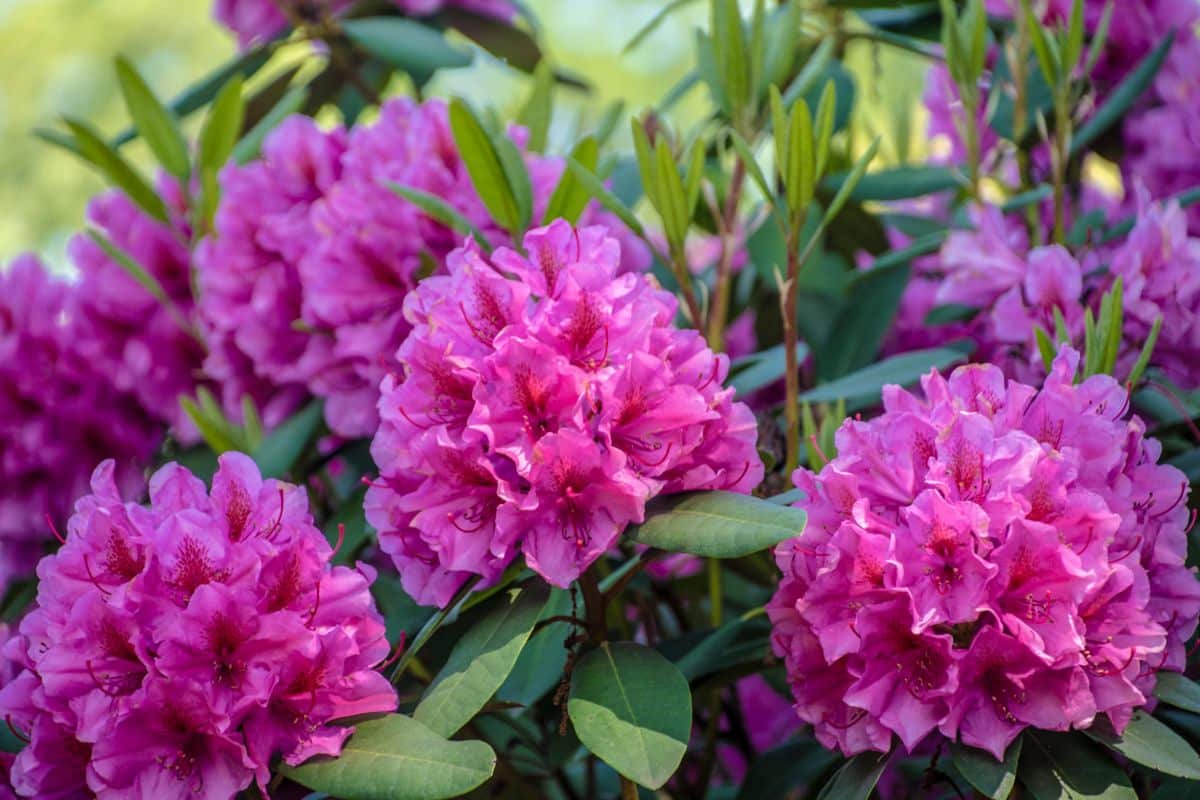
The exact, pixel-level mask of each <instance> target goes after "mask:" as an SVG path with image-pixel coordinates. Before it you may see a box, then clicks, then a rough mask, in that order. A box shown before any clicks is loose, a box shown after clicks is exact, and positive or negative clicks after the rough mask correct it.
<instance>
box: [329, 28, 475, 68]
mask: <svg viewBox="0 0 1200 800" xmlns="http://www.w3.org/2000/svg"><path fill="white" fill-rule="evenodd" d="M341 27H342V31H343V32H345V34H346V36H347V38H349V39H350V41H352V42H354V43H355V44H356V45H358V46H359V47H361V48H362V49H363V50H366V51H367V52H368V53H370V54H371V55H373V56H375V57H376V58H378V59H379V60H380V61H382V62H384V63H385V64H388V65H390V66H392V67H395V68H396V69H398V70H401V71H402V72H406V73H408V74H409V75H412V76H413V77H414V78H418V79H420V82H424V80H425V79H427V78H428V77H429V76H431V75H432V74H433V73H435V72H437V71H438V70H440V69H453V68H455V67H465V66H467V65H468V64H470V63H471V52H470V51H469V50H463V49H461V48H458V47H455V46H453V45H451V44H450V43H449V42H447V41H446V37H445V36H443V35H442V33H441V32H440V31H438V30H436V29H434V28H430V27H429V26H427V25H422V24H421V23H419V22H414V21H413V20H410V19H403V18H401V17H367V18H363V19H348V20H345V21H343V22H342V23H341Z"/></svg>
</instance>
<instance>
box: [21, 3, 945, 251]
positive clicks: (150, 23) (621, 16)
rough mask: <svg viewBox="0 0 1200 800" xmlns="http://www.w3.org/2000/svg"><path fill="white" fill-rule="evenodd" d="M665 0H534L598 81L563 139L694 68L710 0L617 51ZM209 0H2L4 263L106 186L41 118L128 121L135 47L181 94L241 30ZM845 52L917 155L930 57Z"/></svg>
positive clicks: (508, 94)
mask: <svg viewBox="0 0 1200 800" xmlns="http://www.w3.org/2000/svg"><path fill="white" fill-rule="evenodd" d="M664 2H665V0H529V1H528V2H527V5H528V6H529V7H530V8H531V10H533V12H534V13H535V15H536V17H537V19H538V21H539V24H540V26H541V27H542V37H541V38H542V42H543V46H544V47H545V49H546V51H547V55H548V57H549V58H550V59H552V61H553V62H554V63H555V65H556V66H565V67H567V68H569V69H570V70H571V71H573V72H575V73H577V74H579V75H581V76H582V77H584V78H586V79H587V80H588V81H589V82H590V83H591V84H592V87H593V90H592V93H591V94H590V95H582V94H580V93H577V92H568V91H564V92H563V93H562V94H561V96H560V99H561V100H562V101H563V102H562V104H561V106H560V109H561V110H560V111H559V112H558V113H557V115H556V118H555V125H556V126H557V127H558V131H557V133H558V137H557V138H558V140H559V141H561V142H567V141H569V140H570V138H571V135H572V129H573V127H574V126H576V125H579V124H586V121H587V120H589V119H592V120H594V119H595V118H596V117H598V116H599V114H600V113H601V111H602V110H603V109H604V108H605V106H606V105H607V104H608V103H609V102H611V101H612V100H614V99H623V100H625V102H626V106H625V108H626V111H627V112H638V111H640V110H641V109H642V108H644V107H647V106H651V105H654V104H655V103H656V102H657V101H659V100H660V99H661V98H662V96H663V95H664V94H666V93H667V92H668V91H669V89H670V88H671V87H672V86H674V85H675V83H676V82H677V81H678V80H679V79H680V78H681V77H682V76H683V75H684V74H685V73H686V72H687V70H688V69H689V68H690V65H691V61H692V58H693V50H694V36H693V34H692V31H693V29H694V28H695V27H696V26H697V25H699V24H703V23H704V21H705V18H706V14H707V3H693V4H692V5H690V6H689V7H687V8H685V9H683V10H682V11H681V12H679V13H677V14H674V15H672V16H671V17H670V18H669V19H668V20H667V21H666V22H665V24H663V25H662V26H661V27H660V28H659V29H658V30H657V31H656V32H655V33H654V34H653V35H652V36H651V37H650V38H649V39H647V40H646V41H645V42H643V43H642V44H641V46H639V47H638V48H636V49H635V50H634V51H633V52H631V53H622V49H623V47H624V45H625V44H626V42H627V41H628V39H629V38H630V37H631V36H632V35H633V34H634V32H636V31H637V30H638V29H639V28H640V27H641V26H642V25H643V24H644V23H645V22H646V21H647V20H649V19H650V18H651V17H652V16H653V15H654V14H655V13H656V12H657V11H658V10H659V9H661V8H662V6H663V4H664ZM747 5H748V4H747ZM211 6H212V0H0V208H3V209H4V213H3V214H2V215H0V264H4V263H7V262H8V261H10V260H11V259H12V257H13V256H15V255H16V254H18V253H21V252H24V251H27V250H32V251H36V252H39V253H41V254H42V255H43V256H44V257H45V258H46V260H47V261H48V262H49V263H51V264H52V265H54V266H55V267H56V268H57V269H61V270H67V269H68V267H67V265H66V263H65V246H66V241H67V239H68V238H69V236H70V235H71V233H72V232H74V231H75V230H77V229H78V228H79V227H80V225H81V224H82V220H83V213H84V208H85V206H86V204H87V200H88V198H89V197H91V196H92V195H93V194H95V193H96V192H98V191H99V190H100V189H101V188H102V186H103V184H102V183H101V181H100V179H99V178H98V177H96V176H95V175H94V174H93V173H91V172H90V171H89V170H88V169H87V167H85V166H84V165H83V164H82V163H81V162H80V161H78V160H77V159H75V158H74V157H72V156H70V155H68V154H66V153H64V152H62V151H60V150H58V149H56V148H53V147H51V146H49V145H47V144H45V143H43V142H41V141H39V140H37V139H36V138H35V137H34V136H33V135H32V131H33V130H34V129H35V128H37V127H39V126H50V125H53V124H54V123H55V122H56V121H57V120H58V118H59V117H60V116H62V115H69V116H74V117H82V118H85V119H87V120H89V121H91V122H92V123H93V124H95V125H96V126H97V127H99V129H100V130H101V131H103V132H104V133H106V134H109V135H113V134H116V133H118V132H119V131H120V130H122V129H123V128H124V127H125V126H126V123H127V118H126V115H125V111H124V108H123V106H122V104H121V100H120V95H119V93H118V90H117V83H116V76H115V74H114V72H113V69H112V60H113V57H114V56H116V55H117V54H124V55H126V56H127V57H129V58H131V59H132V60H133V61H134V63H135V64H136V65H137V67H138V69H139V71H140V72H141V73H142V74H143V75H144V76H145V77H146V78H147V80H148V81H149V82H150V84H151V86H152V88H153V89H154V90H155V91H156V93H158V94H159V96H160V97H173V96H175V95H176V94H177V93H178V92H180V91H181V90H182V89H184V88H185V87H187V86H188V85H190V84H191V83H193V82H195V81H196V80H198V79H199V78H201V77H202V76H204V75H205V74H207V73H208V72H209V71H211V70H212V69H213V68H215V67H216V66H217V65H219V64H220V63H222V62H224V61H225V60H227V59H229V58H231V57H232V56H233V55H234V54H235V47H234V41H233V38H232V37H231V36H230V35H229V33H228V32H227V31H225V30H224V29H223V28H221V27H219V26H218V25H216V24H215V23H214V22H213V21H212V19H211V16H210V14H211ZM850 62H851V67H852V69H853V71H854V72H855V75H856V79H857V81H858V88H859V102H858V103H857V105H856V118H855V121H854V126H853V127H854V130H855V131H856V132H857V133H861V134H862V135H863V136H864V137H866V136H870V135H873V134H875V133H879V132H881V131H885V130H886V131H893V132H895V131H899V132H900V133H899V134H892V135H889V136H888V137H885V141H884V143H883V158H882V159H881V160H880V162H877V166H878V165H879V164H881V163H884V162H895V161H902V160H905V158H906V157H911V156H914V155H916V154H915V153H913V148H915V147H919V146H920V143H921V137H920V136H919V135H915V134H916V132H918V131H919V130H920V128H921V126H922V124H923V123H922V120H921V119H920V115H919V113H918V112H919V103H918V100H919V96H920V92H921V89H922V86H921V83H922V75H923V67H924V65H923V64H921V63H920V62H919V61H918V60H917V59H916V58H915V57H913V58H910V57H905V56H904V55H903V54H899V53H897V52H896V51H894V50H891V49H888V50H885V51H879V50H876V49H874V48H872V47H869V46H863V47H860V48H858V49H857V50H852V51H851V53H850ZM527 86H528V81H527V78H525V77H524V76H523V75H521V74H520V73H516V72H514V71H512V70H510V69H508V68H507V67H505V66H504V65H503V64H500V63H498V62H496V61H494V60H489V59H487V58H486V57H485V56H483V55H482V54H480V57H479V58H477V59H476V62H475V63H474V64H473V65H472V66H470V67H468V68H465V69H461V70H455V71H451V72H446V73H442V74H439V76H438V78H437V79H436V80H435V82H434V85H433V86H432V87H431V93H433V94H439V95H445V94H460V95H465V96H467V97H468V98H470V99H471V100H473V101H476V102H478V103H481V104H487V105H493V106H495V107H497V108H498V109H499V110H501V111H502V112H504V111H510V112H511V111H514V110H515V109H516V108H517V107H518V106H519V104H520V102H521V101H522V99H523V98H524V96H525V93H526V92H527V91H528V89H527ZM700 91H703V90H702V89H696V90H693V94H692V96H691V97H690V98H685V99H684V100H683V101H682V102H681V103H680V104H679V106H677V107H676V108H675V109H674V110H673V117H674V118H676V119H678V120H680V121H681V122H684V123H686V122H689V121H693V120H694V118H695V114H697V113H698V109H699V108H700V107H701V106H702V104H701V103H700V102H698V101H699V100H700V99H701V98H700V97H698V96H697V93H698V92H700ZM689 100H690V102H689ZM331 121H332V120H331ZM191 122H192V124H193V125H194V124H195V120H192V121H191ZM552 134H553V132H552ZM552 142H553V138H552ZM142 147H143V146H142V144H141V143H140V142H133V143H132V144H130V145H127V146H126V150H125V152H126V153H127V154H129V155H130V156H131V157H132V158H133V159H134V161H135V162H140V163H141V164H142V165H143V166H146V165H148V163H149V159H148V158H147V156H146V154H145V152H143V150H142Z"/></svg>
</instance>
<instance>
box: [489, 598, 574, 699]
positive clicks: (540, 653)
mask: <svg viewBox="0 0 1200 800" xmlns="http://www.w3.org/2000/svg"><path fill="white" fill-rule="evenodd" d="M570 613H571V597H570V593H569V592H567V590H565V589H552V590H551V593H550V602H548V603H547V604H546V607H545V608H543V609H542V614H541V617H540V618H539V619H538V621H539V622H543V621H544V620H546V619H548V618H549V617H553V616H561V615H564V614H570ZM571 630H572V626H571V625H570V623H567V622H551V623H548V624H546V625H543V626H542V627H541V628H539V629H538V630H537V632H536V633H534V634H533V635H532V636H530V637H529V641H528V642H526V643H525V649H523V650H522V651H521V656H520V658H518V659H517V663H516V666H514V667H513V668H512V672H510V673H509V674H508V678H507V679H506V680H505V681H504V685H503V686H501V687H500V688H499V689H498V690H497V691H496V699H497V700H501V701H504V702H508V703H518V704H520V705H523V706H529V705H533V704H534V703H536V702H537V701H538V700H540V699H542V698H543V697H544V696H545V695H546V694H547V693H548V692H549V691H550V690H551V689H553V688H554V687H555V686H557V685H558V683H559V681H561V680H562V676H563V669H564V668H565V667H566V663H567V649H566V648H565V647H564V646H563V642H564V641H565V640H566V638H567V636H568V635H570V633H571Z"/></svg>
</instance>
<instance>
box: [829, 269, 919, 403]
mask: <svg viewBox="0 0 1200 800" xmlns="http://www.w3.org/2000/svg"><path fill="white" fill-rule="evenodd" d="M909 260H911V259H895V260H892V261H891V262H890V263H888V264H886V265H885V266H879V262H876V266H874V267H872V268H871V269H869V270H867V271H866V272H863V273H862V274H860V275H857V276H855V277H854V279H853V280H851V281H850V282H849V284H848V285H847V287H846V294H845V297H846V298H847V302H846V304H845V305H844V306H843V307H842V308H841V309H840V310H839V312H838V314H837V317H836V318H835V320H834V323H833V328H832V330H831V331H830V333H829V338H828V341H826V343H825V345H824V347H822V348H821V349H819V350H818V351H817V359H816V366H817V374H818V376H819V377H820V378H822V379H823V380H831V379H833V378H838V377H841V376H842V375H845V374H847V373H849V372H853V371H854V370H857V369H861V368H863V367H865V366H867V365H869V364H871V363H873V362H874V361H875V360H876V358H875V357H876V353H877V352H878V350H879V346H880V344H881V343H882V342H883V337H884V336H885V335H886V334H887V332H888V330H889V329H890V328H891V326H892V320H893V319H895V317H896V312H897V310H898V309H899V307H900V298H901V296H903V294H904V289H905V287H906V286H908V277H909V273H910V268H909V263H908V262H909ZM881 261H882V259H881ZM851 331H852V332H853V335H847V334H848V333H849V332H851Z"/></svg>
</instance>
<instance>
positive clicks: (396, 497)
mask: <svg viewBox="0 0 1200 800" xmlns="http://www.w3.org/2000/svg"><path fill="white" fill-rule="evenodd" d="M524 244H525V249H526V251H527V252H528V253H529V256H528V257H526V256H523V255H521V254H519V253H516V252H514V251H512V250H508V249H505V248H501V249H498V250H497V251H496V252H495V253H494V254H493V256H492V257H491V258H490V259H489V258H487V257H485V256H484V255H483V253H481V252H480V250H479V249H478V248H477V247H476V246H475V245H474V244H473V243H470V242H469V243H468V244H467V246H466V247H464V248H462V249H459V250H456V251H455V252H453V253H451V254H450V257H449V259H448V261H447V267H448V272H449V274H448V275H437V276H434V277H431V278H427V279H426V280H424V281H423V282H422V283H421V284H420V286H419V287H418V288H417V289H416V291H415V292H413V293H411V294H409V296H408V298H407V300H406V302H405V308H404V313H405V318H406V319H407V321H408V323H409V324H410V325H411V326H412V328H413V331H412V333H411V334H410V335H409V336H408V338H407V339H406V340H405V341H404V343H403V345H402V346H401V347H400V350H399V352H398V354H397V358H398V359H399V363H400V366H401V369H402V372H400V373H398V374H396V375H391V376H388V377H387V378H385V379H384V382H383V396H382V398H381V399H380V402H379V414H380V417H381V418H382V423H381V426H380V429H379V433H378V434H377V435H376V437H375V440H374V442H373V443H372V454H373V455H374V457H375V461H376V463H377V464H378V465H379V466H380V471H381V478H380V480H379V482H378V483H377V484H375V485H374V486H373V487H372V488H371V489H370V491H369V492H368V495H367V514H368V519H369V520H370V521H371V523H372V524H373V525H374V526H375V528H376V529H377V530H378V531H379V534H380V536H379V538H380V544H381V546H382V548H383V549H384V550H385V551H386V552H388V553H389V554H390V555H391V556H392V558H393V559H394V560H395V562H396V566H397V567H398V568H399V570H400V575H401V579H402V580H403V583H404V587H405V590H406V591H408V592H409V594H411V595H412V596H413V597H414V598H416V599H417V600H418V602H421V603H435V604H439V605H444V604H445V603H447V602H448V601H449V599H450V598H451V596H452V595H453V594H454V592H455V591H456V590H457V589H458V588H459V587H460V586H461V585H462V584H463V582H464V581H465V580H466V579H467V578H468V577H469V576H471V575H479V576H482V577H483V578H484V579H485V580H490V579H493V578H495V577H496V576H497V575H499V574H500V572H501V571H502V570H503V569H504V568H505V567H506V566H507V565H508V564H509V563H511V562H512V560H513V559H514V558H515V557H516V556H517V555H518V554H523V555H524V556H525V559H526V561H527V563H528V564H529V566H530V567H532V568H533V569H534V570H536V571H537V572H538V573H540V574H541V575H542V576H544V577H545V578H546V579H547V580H548V581H550V582H551V583H553V584H555V585H558V586H566V585H567V584H568V583H570V582H571V581H572V580H574V579H575V578H576V577H578V575H579V574H580V572H582V571H583V570H585V569H586V568H587V567H588V566H589V565H590V564H591V563H592V562H593V561H594V560H595V559H596V558H598V557H599V556H600V555H601V554H602V553H604V552H605V551H606V550H608V549H609V548H610V547H612V546H613V544H614V543H615V542H616V541H617V539H618V537H619V536H620V534H621V532H622V530H623V529H624V528H625V526H626V525H627V524H628V523H630V522H637V521H640V520H641V519H642V516H643V510H644V507H645V503H646V501H647V500H648V499H650V498H651V497H653V496H655V495H657V494H661V493H669V492H680V491H686V490H690V489H732V490H735V491H749V490H750V489H751V488H752V487H754V486H755V485H756V484H757V483H758V481H759V480H760V479H761V477H762V464H761V463H760V461H759V458H758V454H757V452H756V450H755V438H756V436H755V435H756V428H755V421H754V417H753V415H752V414H751V413H750V412H749V410H748V409H746V408H745V406H743V405H741V404H740V403H735V402H734V401H733V398H732V390H727V389H723V388H722V385H721V384H722V381H723V380H724V378H725V375H726V372H727V370H728V359H727V358H726V357H725V356H722V355H716V354H714V353H712V351H710V350H709V349H708V347H707V346H705V344H704V340H703V339H702V338H700V336H699V334H697V333H696V332H695V331H691V330H686V331H685V330H678V329H676V328H674V327H673V325H672V319H673V318H674V316H675V313H676V305H675V300H674V298H673V297H672V296H671V295H669V294H667V293H665V292H663V291H661V290H658V289H656V288H655V287H654V286H653V285H652V284H651V283H650V281H649V280H647V278H646V277H645V276H642V275H637V274H631V273H625V274H620V275H618V272H619V270H620V258H621V254H620V252H619V245H618V243H617V241H616V240H615V239H612V238H611V237H609V236H608V235H607V231H606V230H605V229H603V228H599V227H583V228H572V227H571V226H570V225H568V224H567V223H566V222H563V221H561V220H560V221H557V222H555V223H552V224H551V225H550V226H548V227H545V228H539V229H536V230H533V231H530V232H529V233H528V234H527V235H526V237H525V242H524Z"/></svg>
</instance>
